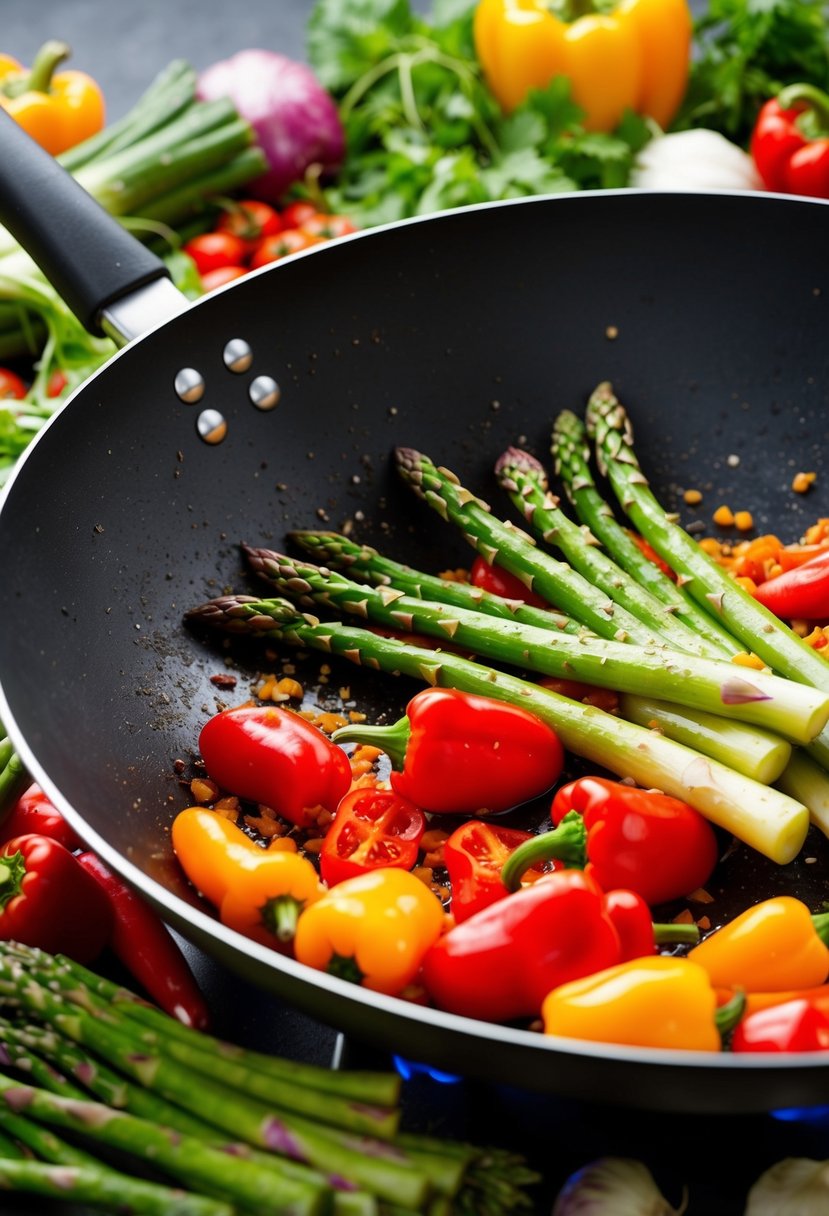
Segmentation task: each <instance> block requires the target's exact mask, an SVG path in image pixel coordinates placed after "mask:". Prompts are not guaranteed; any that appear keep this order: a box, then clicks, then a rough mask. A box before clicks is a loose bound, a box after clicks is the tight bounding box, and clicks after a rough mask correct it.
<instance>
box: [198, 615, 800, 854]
mask: <svg viewBox="0 0 829 1216" xmlns="http://www.w3.org/2000/svg"><path fill="white" fill-rule="evenodd" d="M186 619H187V620H188V621H189V622H190V623H191V624H203V625H205V626H209V627H213V628H219V629H222V630H223V631H226V632H229V633H240V634H247V635H248V636H259V637H262V638H266V639H268V640H275V641H277V642H284V643H286V644H288V645H295V646H304V647H310V648H311V649H315V650H320V651H323V652H325V653H328V654H333V655H338V656H341V657H344V658H347V659H349V660H350V661H351V662H354V663H358V664H360V665H362V666H366V667H370V668H375V669H377V670H383V671H387V672H391V673H394V674H401V675H407V676H412V677H414V678H415V679H416V680H421V681H423V682H425V683H426V684H430V685H440V686H443V687H451V688H459V689H462V690H464V691H466V692H474V693H479V694H481V695H483V696H490V697H495V698H499V699H500V700H503V701H508V702H510V703H512V704H515V705H521V706H523V707H524V708H525V709H527V710H529V711H530V712H531V713H535V714H536V715H537V716H538V717H539V718H541V719H542V720H543V721H545V722H547V723H548V724H549V725H550V726H551V727H553V729H554V730H555V731H556V732H557V733H558V735H559V738H560V739H561V742H562V744H563V746H564V747H565V749H567V750H568V751H570V752H572V753H573V754H574V755H577V756H582V757H583V758H585V759H586V760H589V761H592V762H593V763H596V764H600V765H601V766H602V767H603V768H605V769H607V770H609V771H610V772H613V773H615V774H616V775H617V776H619V777H622V778H624V777H629V778H630V779H632V780H633V781H635V782H636V783H637V784H638V785H642V786H645V787H646V788H649V787H655V788H658V789H662V790H664V791H665V792H666V793H668V794H672V795H673V796H675V797H677V798H681V799H683V800H684V801H686V802H688V803H689V804H690V805H691V806H694V807H695V808H696V809H697V810H699V811H700V813H701V814H703V815H706V816H707V817H708V818H709V819H710V820H711V821H712V822H713V823H716V824H718V825H719V826H720V827H722V828H724V829H725V830H727V831H729V832H731V833H733V835H735V836H737V837H738V839H740V840H743V841H745V843H747V844H749V845H750V846H751V847H753V848H755V849H757V850H758V852H761V853H763V854H765V855H766V856H768V857H770V858H771V859H772V860H773V861H776V862H779V863H780V864H786V863H787V862H789V861H791V860H792V859H793V858H794V857H796V856H797V854H798V852H799V851H800V849H801V848H802V846H803V842H804V840H805V837H806V832H807V830H808V825H809V815H808V811H807V809H806V807H805V806H803V805H802V804H800V803H797V802H795V801H794V799H791V798H789V797H787V796H786V795H785V794H782V793H781V792H780V791H778V790H774V789H772V788H770V787H768V786H765V785H763V784H761V783H759V782H756V781H753V780H751V779H750V778H748V777H744V776H742V774H740V773H738V772H736V771H735V770H734V769H731V768H728V767H727V766H725V765H723V764H721V763H719V762H717V761H715V760H712V759H710V758H707V757H704V756H702V755H700V753H699V752H695V751H692V750H691V749H689V748H687V747H684V746H683V745H681V744H679V743H675V742H674V741H673V740H671V739H667V738H664V737H662V736H660V735H659V734H658V733H656V732H654V731H649V730H645V729H643V728H642V727H640V726H636V725H634V724H633V723H630V722H625V721H621V720H620V719H618V718H616V717H614V716H613V715H612V714H607V713H604V712H603V711H602V710H599V709H597V708H595V707H594V706H590V705H584V704H582V703H581V702H579V701H573V700H570V699H568V698H567V697H562V696H559V695H558V694H557V693H554V692H551V691H550V690H549V689H545V688H542V687H540V686H539V685H537V684H532V683H529V682H528V681H526V680H522V679H519V678H518V677H516V676H512V675H509V674H507V673H505V672H499V671H496V670H495V669H494V668H491V667H486V666H484V665H483V664H480V663H475V662H471V661H470V660H469V659H465V658H462V657H461V656H459V655H456V654H452V653H450V652H447V651H440V650H428V649H426V648H425V647H421V646H412V645H409V644H407V643H406V642H402V641H400V640H399V639H397V638H383V637H380V636H378V635H377V634H374V633H372V632H371V631H369V630H366V629H358V628H354V627H352V626H348V625H343V624H341V623H340V622H338V621H326V622H324V623H322V622H320V621H319V619H318V618H316V617H314V616H312V615H311V614H309V613H300V612H298V611H297V609H296V608H295V607H294V605H292V604H291V603H289V602H288V601H284V602H281V603H280V602H279V601H277V600H268V601H256V600H253V599H251V597H245V596H222V597H219V598H218V599H215V600H211V601H209V602H208V603H206V604H203V605H201V606H199V607H196V608H193V609H191V610H190V611H189V612H188V613H187V614H186Z"/></svg>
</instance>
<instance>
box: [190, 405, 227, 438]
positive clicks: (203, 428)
mask: <svg viewBox="0 0 829 1216" xmlns="http://www.w3.org/2000/svg"><path fill="white" fill-rule="evenodd" d="M196 430H197V431H198V432H199V435H200V436H201V437H202V439H203V440H204V442H205V443H221V442H222V440H223V439H224V437H225V435H226V434H227V423H226V422H225V420H224V418H223V416H222V415H221V414H220V413H219V411H218V410H202V412H201V413H200V414H199V416H198V418H197V419H196Z"/></svg>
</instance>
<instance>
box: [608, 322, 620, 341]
mask: <svg viewBox="0 0 829 1216" xmlns="http://www.w3.org/2000/svg"><path fill="white" fill-rule="evenodd" d="M604 336H605V337H606V338H607V339H608V340H609V341H611V342H612V341H613V340H614V338H618V337H619V327H618V325H608V327H607V329H606V330H605V331H604Z"/></svg>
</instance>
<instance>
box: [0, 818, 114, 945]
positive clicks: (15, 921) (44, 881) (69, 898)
mask: <svg viewBox="0 0 829 1216" xmlns="http://www.w3.org/2000/svg"><path fill="white" fill-rule="evenodd" d="M111 932H112V911H111V909H110V906H109V901H108V900H107V897H106V895H105V894H104V892H103V891H102V890H101V888H100V887H99V885H98V883H97V882H96V881H95V879H94V878H92V876H91V875H90V874H88V873H87V872H86V870H85V869H84V868H83V866H82V865H81V864H80V862H79V861H78V859H77V858H76V857H75V855H74V853H70V851H69V849H67V848H65V847H64V846H63V845H62V844H61V843H60V842H59V841H57V840H50V839H49V837H48V836H36V835H34V834H30V835H27V836H17V837H15V838H14V839H13V840H9V841H7V842H6V844H5V845H4V846H3V850H2V853H0V939H2V940H3V941H18V942H22V943H23V944H24V945H26V946H37V947H39V948H40V949H41V950H45V951H47V952H48V953H49V954H66V955H68V957H69V958H73V959H74V960H75V961H76V962H78V963H90V962H92V961H93V960H94V959H96V958H97V957H98V955H99V954H100V953H101V952H102V951H103V950H104V948H105V947H106V946H107V944H108V942H109V939H110V934H111Z"/></svg>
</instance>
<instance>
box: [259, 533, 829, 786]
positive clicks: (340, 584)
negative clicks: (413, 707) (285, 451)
mask: <svg viewBox="0 0 829 1216" xmlns="http://www.w3.org/2000/svg"><path fill="white" fill-rule="evenodd" d="M245 553H246V555H247V557H248V560H250V561H251V562H252V563H253V564H254V565H259V564H262V563H264V562H267V564H268V569H269V571H270V576H269V581H270V583H271V584H272V586H273V587H274V588H275V589H276V590H277V591H278V592H281V594H282V598H290V599H293V600H295V601H296V602H297V603H298V604H299V606H300V607H302V608H308V609H315V608H316V606H322V607H329V606H330V607H333V608H334V609H335V610H336V611H339V612H342V613H345V614H346V615H349V614H350V615H351V616H355V617H358V618H359V619H360V620H361V621H362V620H372V621H377V622H378V623H379V624H382V625H386V626H389V627H390V628H392V629H397V630H404V631H406V632H409V633H424V634H427V635H429V636H431V637H436V638H439V639H441V640H444V641H446V642H447V643H451V644H452V646H453V647H458V648H460V649H461V650H465V651H471V652H472V653H473V654H476V655H480V656H482V657H483V658H486V659H489V660H494V661H496V662H499V663H507V664H510V665H511V666H513V667H516V668H528V669H530V670H532V671H538V672H542V673H543V674H545V675H551V676H557V677H559V678H561V679H566V680H579V681H582V682H584V683H587V684H593V685H595V686H597V687H599V688H610V689H615V690H618V691H621V692H630V693H638V694H641V695H643V696H648V697H661V698H664V699H666V700H668V701H672V702H675V703H676V704H677V705H682V706H690V707H692V708H694V709H701V710H705V711H706V712H708V713H712V714H720V715H722V716H723V717H726V718H731V719H734V720H735V721H737V722H745V723H751V724H753V725H756V726H761V727H765V728H766V729H767V730H769V731H773V732H777V733H778V734H782V735H784V736H785V737H786V738H789V739H792V740H794V741H795V742H799V743H802V742H808V741H809V740H810V739H812V738H814V736H815V735H816V734H818V733H819V732H820V731H821V730H822V729H823V727H824V726H825V725H826V723H827V721H829V696H827V695H824V694H821V693H819V692H818V691H817V690H816V689H811V690H808V691H807V689H806V687H805V686H804V685H802V684H795V683H794V682H793V681H791V680H786V679H782V678H781V677H779V676H773V675H771V674H768V673H766V672H760V671H754V670H750V669H748V668H743V667H735V666H734V664H732V663H730V662H727V661H725V660H723V659H703V658H697V657H696V656H695V655H685V654H679V653H677V652H670V651H669V652H666V651H664V650H662V649H661V648H660V649H656V648H651V647H647V646H629V645H627V644H626V643H624V642H610V641H607V640H605V639H604V638H592V639H591V638H575V637H572V636H571V635H569V634H565V633H560V632H558V631H550V630H549V629H538V628H536V627H535V626H532V625H522V624H521V623H520V622H519V621H515V620H512V621H503V622H499V624H498V625H497V627H494V626H493V622H492V618H491V617H487V616H485V615H484V614H483V613H480V612H473V611H470V610H469V609H466V608H450V607H448V606H447V605H445V604H439V603H435V602H433V601H431V600H418V599H414V598H413V597H410V596H406V595H402V594H400V593H398V592H395V591H391V590H390V589H388V588H383V587H381V588H375V587H368V586H365V585H363V584H360V583H354V582H352V581H351V579H348V578H346V577H345V576H344V575H342V574H338V573H336V572H334V571H331V570H328V569H327V568H326V567H320V566H313V565H311V564H310V563H308V562H302V561H299V560H294V559H293V558H291V557H289V556H287V555H285V554H281V553H276V552H275V551H274V550H271V549H267V550H263V549H250V548H249V547H245ZM770 745H771V746H772V747H773V748H774V749H775V751H778V754H777V755H776V757H775V761H776V762H779V764H780V767H779V768H778V769H777V771H776V772H775V773H774V775H773V776H771V777H769V778H768V780H773V779H774V777H776V776H779V773H780V772H781V771H782V767H783V765H784V764H785V762H786V760H787V759H788V752H786V750H785V749H782V751H779V750H778V749H777V746H776V740H772V741H770Z"/></svg>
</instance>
